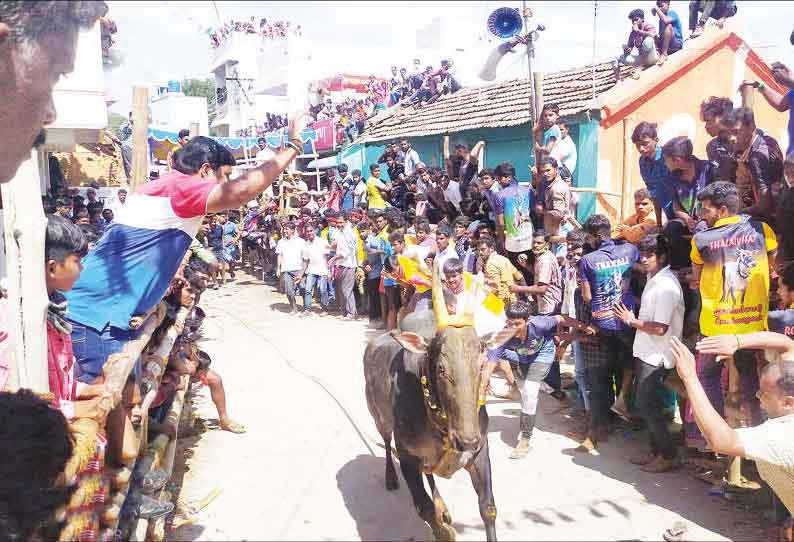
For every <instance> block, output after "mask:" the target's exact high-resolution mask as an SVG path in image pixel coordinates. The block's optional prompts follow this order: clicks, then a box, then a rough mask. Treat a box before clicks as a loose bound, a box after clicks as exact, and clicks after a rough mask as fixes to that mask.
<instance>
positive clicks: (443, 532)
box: [433, 524, 455, 542]
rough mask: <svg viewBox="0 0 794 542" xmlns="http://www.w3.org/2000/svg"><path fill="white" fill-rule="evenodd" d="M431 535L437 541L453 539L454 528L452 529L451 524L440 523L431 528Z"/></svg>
mask: <svg viewBox="0 0 794 542" xmlns="http://www.w3.org/2000/svg"><path fill="white" fill-rule="evenodd" d="M433 535H434V536H435V537H436V540H437V541H438V542H446V541H449V542H454V541H455V529H453V528H452V526H451V525H447V524H442V525H438V526H436V528H434V529H433Z"/></svg>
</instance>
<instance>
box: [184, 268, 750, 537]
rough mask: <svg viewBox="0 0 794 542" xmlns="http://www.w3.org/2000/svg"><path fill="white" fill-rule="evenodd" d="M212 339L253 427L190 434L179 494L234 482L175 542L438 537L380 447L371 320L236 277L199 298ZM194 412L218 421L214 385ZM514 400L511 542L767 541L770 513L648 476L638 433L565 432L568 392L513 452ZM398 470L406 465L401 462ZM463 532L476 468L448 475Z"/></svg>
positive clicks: (498, 446)
mask: <svg viewBox="0 0 794 542" xmlns="http://www.w3.org/2000/svg"><path fill="white" fill-rule="evenodd" d="M202 306H203V308H204V309H205V310H206V312H207V314H208V317H207V320H206V322H205V326H204V330H203V331H204V337H205V338H204V340H203V341H202V345H201V346H202V348H204V349H205V350H206V351H207V352H209V353H210V355H211V356H212V359H213V367H214V368H215V369H216V370H217V371H218V372H219V373H220V374H221V375H222V376H223V378H224V381H225V384H226V389H227V395H228V401H229V412H230V413H231V415H232V416H233V417H235V418H236V419H237V420H238V421H240V422H242V423H244V424H245V425H246V426H247V428H248V433H247V434H245V435H233V434H230V433H226V432H222V431H218V430H209V431H206V432H204V433H202V434H201V435H199V436H197V437H193V438H187V439H184V441H183V445H182V446H181V449H182V450H184V451H185V455H186V472H185V473H184V476H183V479H182V482H181V486H182V487H181V495H180V496H181V498H182V499H183V500H185V501H189V502H190V501H193V502H195V501H198V500H200V499H202V498H203V497H204V496H206V495H207V494H208V493H209V492H210V491H211V490H212V489H213V488H216V487H218V488H221V489H222V490H223V493H222V494H221V496H220V497H218V498H217V499H216V500H215V501H214V502H212V504H210V505H209V506H208V507H207V508H206V509H204V510H203V511H202V512H201V513H200V514H199V516H198V522H197V523H196V524H195V525H186V526H183V527H181V528H179V529H178V530H176V531H175V532H174V533H172V538H173V539H175V540H232V539H235V540H245V539H248V540H263V539H264V540H352V539H362V540H426V539H428V538H429V537H431V533H430V530H429V529H428V528H427V527H426V526H425V525H424V524H423V523H422V522H421V521H420V520H419V519H418V517H417V516H416V514H415V512H414V508H413V506H412V504H411V501H410V496H409V494H408V491H407V489H406V487H405V484H404V483H403V482H402V479H401V480H400V481H401V486H400V489H399V491H396V492H387V491H386V490H385V488H384V485H383V468H384V460H383V449H382V448H381V447H379V446H378V445H377V440H378V439H376V438H375V435H376V432H375V427H374V424H373V423H372V420H371V418H370V417H369V413H368V412H367V408H366V402H365V399H364V379H363V374H362V370H361V354H362V352H363V350H364V347H365V345H366V341H367V340H368V337H371V336H372V335H373V334H374V333H375V332H374V331H372V330H370V329H369V328H368V327H367V325H366V323H365V322H349V321H347V322H343V321H340V320H338V319H337V318H334V317H324V318H321V317H319V316H314V317H309V318H305V319H303V318H294V317H290V316H289V315H287V314H285V313H284V312H283V311H284V309H285V308H286V305H285V303H284V299H283V297H282V296H280V295H278V294H277V293H276V292H275V291H274V290H273V288H272V287H270V286H268V285H263V284H262V283H261V282H259V281H257V280H256V279H253V278H252V277H250V276H248V275H245V274H242V273H240V274H239V275H238V279H237V281H236V283H234V284H229V285H227V286H225V287H224V288H223V289H221V290H219V291H217V292H213V291H209V292H207V293H206V294H205V295H204V298H203V299H202ZM198 403H199V404H198V407H197V413H198V415H199V416H200V417H203V418H205V419H207V420H210V424H211V421H212V420H213V419H217V415H216V413H215V410H214V408H213V405H212V403H211V401H210V400H209V395H208V393H207V390H203V391H202V393H201V395H200V397H199V398H198ZM517 407H518V405H517V403H513V402H508V401H503V400H491V401H489V403H488V405H487V408H488V412H489V414H490V416H491V425H490V434H489V442H490V445H491V462H492V465H493V471H494V474H493V476H494V493H495V497H496V504H497V508H498V513H499V516H498V519H497V534H498V536H499V538H500V539H502V540H530V539H531V540H563V539H564V540H660V539H661V534H662V532H663V531H664V529H665V528H666V527H669V526H670V525H672V524H673V522H675V521H678V520H682V521H685V522H686V523H687V525H688V529H689V531H688V533H687V538H688V539H689V540H726V539H735V540H758V539H759V537H760V536H762V535H761V533H760V532H759V530H758V528H757V527H758V520H757V519H756V518H755V517H754V516H751V515H749V514H748V513H746V512H744V511H742V510H740V509H738V508H737V507H736V506H735V505H734V504H733V503H730V502H727V501H725V500H723V499H720V498H717V497H709V496H708V486H706V485H705V484H703V483H701V482H697V481H693V480H691V479H690V478H688V477H687V476H686V475H685V474H684V473H683V472H676V473H669V474H663V475H652V474H646V473H643V472H641V471H639V470H638V469H637V468H636V467H634V466H632V465H631V464H629V463H628V461H627V458H628V457H630V456H631V455H633V454H635V453H637V452H638V451H639V450H640V447H641V444H642V442H641V440H640V439H641V435H638V434H636V433H635V434H631V435H622V434H618V435H615V436H614V437H613V438H612V439H611V440H610V442H609V443H608V444H606V445H605V447H604V448H603V450H602V451H601V453H600V454H597V455H582V454H579V453H575V452H573V451H572V448H573V447H574V446H575V445H576V443H575V442H574V441H572V440H571V439H569V438H567V437H566V436H565V431H566V424H565V421H564V418H563V413H561V412H559V405H558V403H557V402H556V401H555V400H554V399H552V398H550V397H548V396H544V397H543V398H542V400H541V404H540V414H539V420H538V428H537V430H536V432H535V436H533V443H534V449H533V450H532V452H531V453H530V455H529V456H528V457H527V458H526V459H525V460H523V461H514V460H510V459H508V458H507V456H508V454H509V451H510V449H511V447H512V445H513V444H514V443H515V439H516V433H517V429H518V427H517V426H518V421H517V413H518V411H517ZM398 471H399V469H398ZM439 489H440V491H441V494H442V496H443V497H444V499H445V500H446V502H447V505H448V507H449V509H450V512H451V514H452V518H453V523H454V527H455V529H456V530H457V533H458V539H459V540H481V539H483V538H484V534H485V533H484V530H483V528H482V523H481V520H480V517H479V513H478V508H477V501H476V496H475V493H474V491H473V489H472V488H471V485H470V481H469V478H468V475H467V474H466V473H465V472H461V473H458V474H457V475H455V476H454V477H453V478H452V479H451V480H443V479H440V480H439Z"/></svg>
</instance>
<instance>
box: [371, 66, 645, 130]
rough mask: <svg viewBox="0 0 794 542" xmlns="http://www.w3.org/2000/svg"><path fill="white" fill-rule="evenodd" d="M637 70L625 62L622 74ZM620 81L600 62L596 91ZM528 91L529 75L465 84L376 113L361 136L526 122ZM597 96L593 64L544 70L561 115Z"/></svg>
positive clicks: (548, 95)
mask: <svg viewBox="0 0 794 542" xmlns="http://www.w3.org/2000/svg"><path fill="white" fill-rule="evenodd" d="M633 70H634V68H629V67H625V66H624V67H621V78H624V77H626V76H627V75H629V74H630V73H631V72H632V71H633ZM615 84H616V81H615V76H614V72H613V68H612V64H611V63H609V62H604V63H601V64H596V66H595V97H596V98H598V96H600V95H601V94H603V93H604V92H606V91H608V90H609V89H611V88H612V87H614V86H615ZM529 96H530V92H529V81H528V80H526V79H511V80H508V81H501V82H498V83H494V84H491V85H486V86H482V87H476V88H464V89H461V90H459V91H458V92H456V93H454V94H448V95H445V96H442V97H441V98H439V99H438V101H436V102H435V103H433V104H430V105H424V106H422V107H416V106H410V107H401V106H395V107H392V108H390V109H389V110H387V111H384V112H382V113H380V114H379V115H377V116H375V117H374V118H371V119H370V120H369V122H368V123H367V128H366V129H365V130H364V131H363V132H362V134H361V137H360V138H359V140H358V141H357V142H359V143H362V142H369V141H379V140H383V139H392V138H396V137H418V136H428V135H436V134H447V133H452V132H461V131H463V130H474V129H477V128H500V127H505V126H517V125H520V124H525V123H527V122H529ZM592 99H593V67H592V66H586V67H583V68H576V69H572V70H566V71H560V72H554V73H547V74H544V78H543V101H544V103H556V104H557V105H558V106H559V107H560V115H561V116H568V115H575V114H577V113H580V112H582V111H584V110H586V109H589V108H590V106H591V105H592V104H591V102H592ZM595 107H596V108H598V106H595Z"/></svg>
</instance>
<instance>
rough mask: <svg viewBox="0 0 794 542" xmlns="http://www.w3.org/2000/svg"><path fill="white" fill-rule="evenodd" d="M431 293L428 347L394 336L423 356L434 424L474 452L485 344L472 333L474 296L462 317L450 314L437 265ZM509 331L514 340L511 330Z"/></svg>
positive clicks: (411, 336) (416, 338) (414, 337)
mask: <svg viewBox="0 0 794 542" xmlns="http://www.w3.org/2000/svg"><path fill="white" fill-rule="evenodd" d="M432 293H433V310H434V313H435V320H436V333H435V335H434V337H433V339H432V340H431V341H430V344H427V343H426V342H425V340H424V338H422V336H421V335H418V334H416V333H411V332H402V333H400V334H395V336H394V337H395V339H396V340H397V342H399V343H400V344H401V345H402V346H403V347H404V348H406V349H407V350H409V351H410V352H413V353H415V354H426V356H425V359H424V360H423V362H422V364H421V366H422V373H423V377H424V380H423V383H422V384H423V387H425V388H427V392H426V393H425V395H426V397H425V403H426V405H428V408H429V409H430V416H431V417H432V418H433V419H434V422H435V423H436V424H437V425H440V426H441V428H442V429H445V430H446V432H447V434H448V435H449V438H450V443H451V444H452V446H453V447H454V448H456V449H457V450H459V451H474V450H478V449H479V448H480V447H481V445H482V438H483V435H482V432H481V431H480V423H479V391H480V363H479V356H480V353H481V351H482V347H483V345H482V344H481V341H480V339H479V337H477V333H476V332H475V330H474V303H475V300H476V296H475V295H466V296H465V298H466V306H465V307H463V311H462V314H459V313H460V312H461V311H456V314H453V315H450V314H449V310H448V309H447V304H446V302H445V300H444V294H443V289H442V285H441V279H440V276H439V270H438V266H437V265H435V266H434V268H433V289H432ZM508 333H509V334H510V336H512V331H508ZM497 340H503V339H502V338H501V337H500V339H497ZM504 340H506V339H504ZM428 394H429V395H428Z"/></svg>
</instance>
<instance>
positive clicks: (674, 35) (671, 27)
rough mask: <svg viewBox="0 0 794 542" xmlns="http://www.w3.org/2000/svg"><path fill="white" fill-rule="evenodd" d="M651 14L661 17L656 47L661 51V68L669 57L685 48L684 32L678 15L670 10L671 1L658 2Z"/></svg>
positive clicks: (660, 0)
mask: <svg viewBox="0 0 794 542" xmlns="http://www.w3.org/2000/svg"><path fill="white" fill-rule="evenodd" d="M651 12H652V13H653V14H654V15H656V16H657V17H659V35H658V36H657V37H656V46H657V48H658V49H659V61H658V62H657V64H659V66H661V65H662V64H664V63H665V61H666V60H667V55H668V54H670V55H672V54H673V53H677V52H678V51H680V50H681V47H683V46H684V31H683V30H682V28H681V19H680V18H679V17H678V13H676V12H675V11H674V10H672V9H670V0H656V7H655V8H652V9H651Z"/></svg>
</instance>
